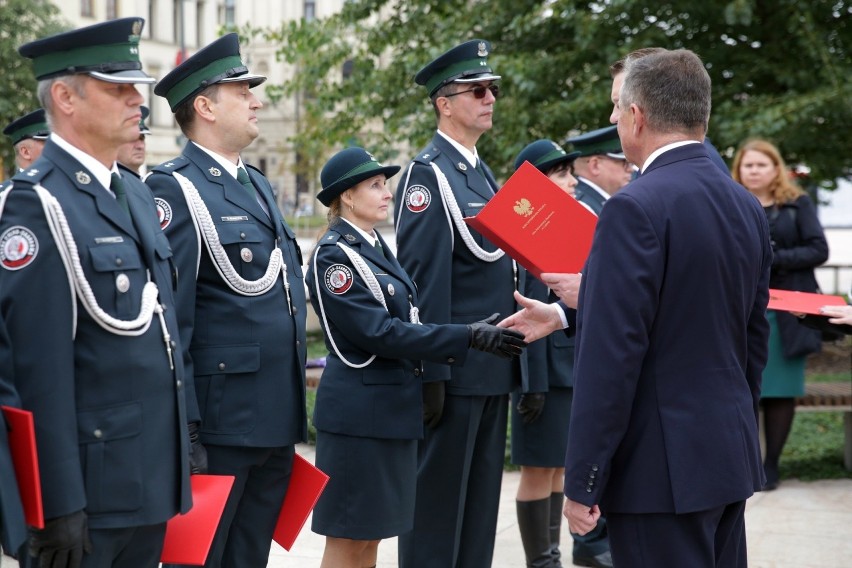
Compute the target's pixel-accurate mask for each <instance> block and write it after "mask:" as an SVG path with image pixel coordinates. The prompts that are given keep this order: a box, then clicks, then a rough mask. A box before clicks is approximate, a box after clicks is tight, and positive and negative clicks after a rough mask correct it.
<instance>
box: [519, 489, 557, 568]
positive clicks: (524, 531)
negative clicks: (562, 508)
mask: <svg viewBox="0 0 852 568" xmlns="http://www.w3.org/2000/svg"><path fill="white" fill-rule="evenodd" d="M515 505H516V506H517V511H518V529H520V531H521V542H522V543H523V545H524V554H525V555H526V558H527V568H550V567H551V562H550V497H546V498H544V499H538V500H536V501H515Z"/></svg>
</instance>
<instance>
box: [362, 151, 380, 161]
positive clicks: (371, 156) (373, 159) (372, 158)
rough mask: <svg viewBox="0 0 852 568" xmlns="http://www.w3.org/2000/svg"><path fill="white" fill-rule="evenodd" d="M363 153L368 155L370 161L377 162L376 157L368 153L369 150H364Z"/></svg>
mask: <svg viewBox="0 0 852 568" xmlns="http://www.w3.org/2000/svg"><path fill="white" fill-rule="evenodd" d="M364 153H365V154H367V155H368V156H370V159H371V160H372V161H374V162H378V160H377V159H376V157H375V156H374V155H372V154H371V153H369V152H364Z"/></svg>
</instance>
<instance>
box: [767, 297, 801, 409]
mask: <svg viewBox="0 0 852 568" xmlns="http://www.w3.org/2000/svg"><path fill="white" fill-rule="evenodd" d="M766 319H767V320H769V359H768V360H767V361H766V369H764V370H763V385H762V387H761V390H760V396H761V398H791V397H797V396H802V395H804V394H805V361H806V359H807V357H806V356H802V357H793V358H789V357H785V356H784V348H783V346H782V345H781V334H780V333H779V331H778V322H777V320H776V318H775V311H773V310H767V311H766Z"/></svg>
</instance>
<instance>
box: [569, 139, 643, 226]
mask: <svg viewBox="0 0 852 568" xmlns="http://www.w3.org/2000/svg"><path fill="white" fill-rule="evenodd" d="M565 143H566V144H571V147H572V149H573V150H574V151H576V152H580V155H579V156H578V157H577V159H576V160H574V175H575V177H576V178H577V187H576V188H574V197H575V198H576V199H577V201H579V202H581V203H585V204H586V205H588V206H589V208H590V209H591V210H592V211H593V212H594V213H595V215H600V214H601V209H603V206H604V203H605V202H606V200H607V199H609V198H610V197H611V196H612V195H614V194H615V193H616V192H617V191H618V190H620V189H621V188H622V187H624V186H625V185H627V184H628V183H629V182H630V180H631V179H632V178H633V165H632V164H631V163H630V162H628V161H627V158H625V157H624V154H623V153H622V152H621V142H620V141H619V140H618V131H617V130H616V127H615V126H606V127H604V128H599V129H597V130H592V131H591V132H586V133H584V134H580V135H578V136H574V137H571V138H568V139H567V140H565Z"/></svg>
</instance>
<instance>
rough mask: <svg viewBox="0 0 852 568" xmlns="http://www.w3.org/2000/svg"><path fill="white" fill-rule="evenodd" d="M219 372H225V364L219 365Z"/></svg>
mask: <svg viewBox="0 0 852 568" xmlns="http://www.w3.org/2000/svg"><path fill="white" fill-rule="evenodd" d="M219 370H220V371H224V370H225V364H224V363H219Z"/></svg>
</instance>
